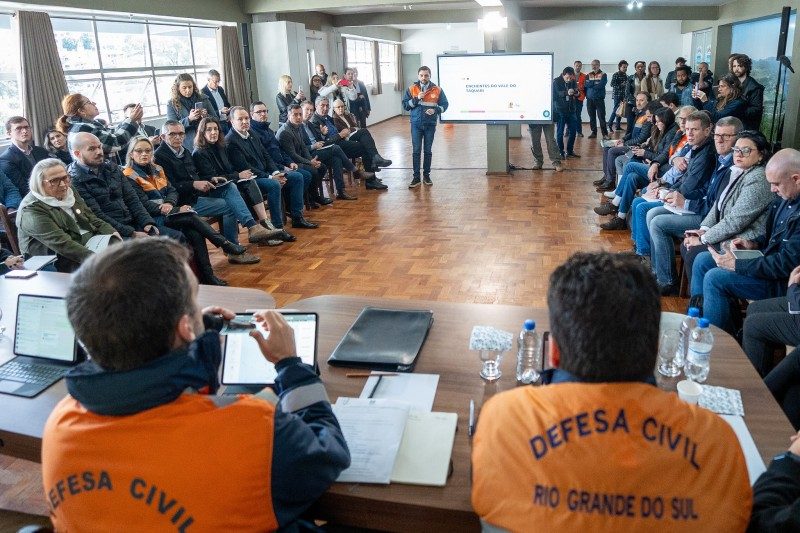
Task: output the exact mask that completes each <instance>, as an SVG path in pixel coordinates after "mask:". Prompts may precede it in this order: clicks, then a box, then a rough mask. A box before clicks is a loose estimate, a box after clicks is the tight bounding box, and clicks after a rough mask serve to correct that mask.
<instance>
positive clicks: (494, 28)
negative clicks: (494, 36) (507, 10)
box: [478, 11, 508, 33]
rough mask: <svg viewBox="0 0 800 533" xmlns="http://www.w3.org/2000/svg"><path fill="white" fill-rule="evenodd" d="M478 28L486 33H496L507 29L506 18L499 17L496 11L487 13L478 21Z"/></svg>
mask: <svg viewBox="0 0 800 533" xmlns="http://www.w3.org/2000/svg"><path fill="white" fill-rule="evenodd" d="M478 28H480V29H481V30H483V31H484V32H486V33H496V32H498V31H500V30H503V29H505V28H508V18H506V17H502V16H500V13H498V12H497V11H489V12H488V13H486V15H484V16H483V18H482V19H478Z"/></svg>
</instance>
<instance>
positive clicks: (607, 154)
mask: <svg viewBox="0 0 800 533" xmlns="http://www.w3.org/2000/svg"><path fill="white" fill-rule="evenodd" d="M628 150H629V148H628V147H627V146H612V147H611V148H603V178H605V179H607V180H609V181H612V180H615V179H616V178H617V167H616V165H615V162H616V160H617V158H618V157H619V156H621V155H623V154H624V153H626V152H627V151H628Z"/></svg>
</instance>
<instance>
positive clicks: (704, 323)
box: [697, 318, 711, 328]
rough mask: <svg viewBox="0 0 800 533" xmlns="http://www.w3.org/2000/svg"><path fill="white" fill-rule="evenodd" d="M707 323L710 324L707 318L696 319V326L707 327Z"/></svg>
mask: <svg viewBox="0 0 800 533" xmlns="http://www.w3.org/2000/svg"><path fill="white" fill-rule="evenodd" d="M709 324H711V322H709V321H708V319H707V318H701V319H700V320H698V321H697V326H698V327H701V328H707V327H708V325H709Z"/></svg>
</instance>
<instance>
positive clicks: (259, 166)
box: [225, 106, 319, 229]
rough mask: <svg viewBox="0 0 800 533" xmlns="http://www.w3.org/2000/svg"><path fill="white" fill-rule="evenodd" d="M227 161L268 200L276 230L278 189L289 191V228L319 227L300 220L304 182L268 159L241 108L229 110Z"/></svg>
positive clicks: (278, 225) (280, 221) (280, 206)
mask: <svg viewBox="0 0 800 533" xmlns="http://www.w3.org/2000/svg"><path fill="white" fill-rule="evenodd" d="M225 142H226V144H227V153H228V160H229V161H230V162H231V165H232V166H233V170H235V171H236V172H242V171H244V170H250V171H251V172H252V173H253V175H255V178H254V179H255V182H256V184H257V185H258V188H259V189H260V190H261V194H263V195H264V197H265V198H266V199H267V204H268V206H269V213H270V218H271V219H272V224H273V226H275V227H276V228H283V202H282V201H281V187H286V189H288V191H289V208H290V210H291V217H292V227H293V228H303V229H314V228H318V227H319V226H318V225H317V224H315V223H313V222H310V221H308V220H306V219H305V218H304V217H303V204H304V201H303V199H304V196H305V195H304V189H305V181H304V179H303V175H302V174H300V173H299V172H295V171H293V170H290V171H288V172H287V171H285V170H284V169H283V167H280V166H278V164H277V163H275V161H273V160H272V158H271V157H270V156H269V154H268V153H267V151H266V150H265V149H264V145H262V144H261V140H260V139H258V138H256V136H255V135H252V134H251V133H250V114H249V113H248V112H247V110H246V109H245V108H243V107H239V106H236V107H232V108H231V131H229V132H228V134H227V135H226V136H225Z"/></svg>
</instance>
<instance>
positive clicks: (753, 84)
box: [742, 76, 764, 131]
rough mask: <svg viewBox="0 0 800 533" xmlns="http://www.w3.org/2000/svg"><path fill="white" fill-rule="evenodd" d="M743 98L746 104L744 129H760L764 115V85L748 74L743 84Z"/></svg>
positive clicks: (743, 120)
mask: <svg viewBox="0 0 800 533" xmlns="http://www.w3.org/2000/svg"><path fill="white" fill-rule="evenodd" d="M742 100H744V101H745V104H746V107H745V109H744V117H742V122H743V123H744V129H746V130H755V131H758V128H759V127H761V118H762V117H763V116H764V86H763V85H761V84H760V83H758V82H757V81H756V80H755V79H753V77H752V76H747V79H746V80H744V83H743V84H742Z"/></svg>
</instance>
